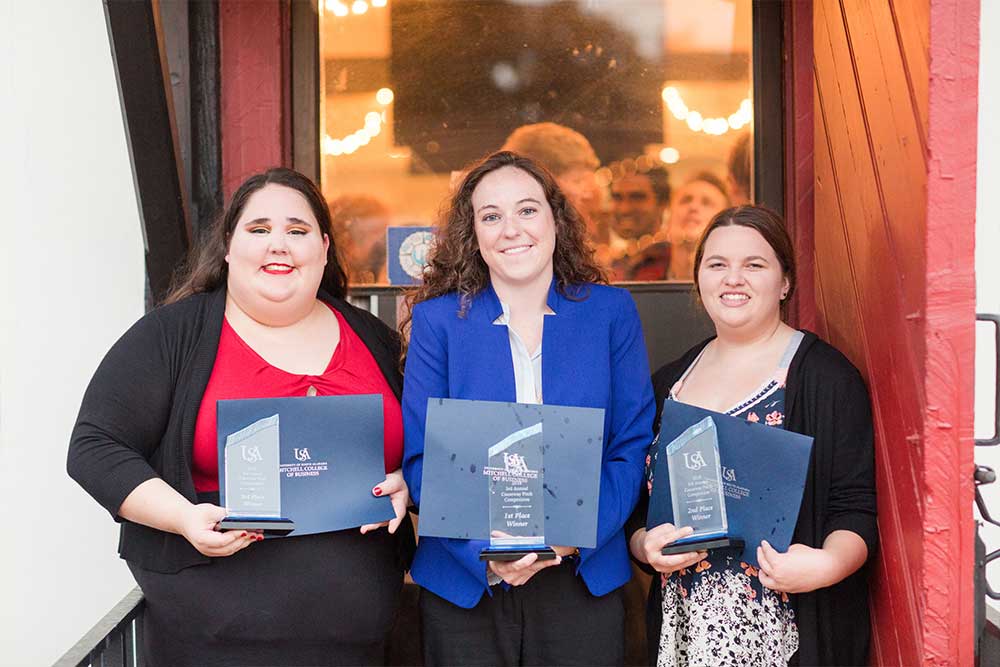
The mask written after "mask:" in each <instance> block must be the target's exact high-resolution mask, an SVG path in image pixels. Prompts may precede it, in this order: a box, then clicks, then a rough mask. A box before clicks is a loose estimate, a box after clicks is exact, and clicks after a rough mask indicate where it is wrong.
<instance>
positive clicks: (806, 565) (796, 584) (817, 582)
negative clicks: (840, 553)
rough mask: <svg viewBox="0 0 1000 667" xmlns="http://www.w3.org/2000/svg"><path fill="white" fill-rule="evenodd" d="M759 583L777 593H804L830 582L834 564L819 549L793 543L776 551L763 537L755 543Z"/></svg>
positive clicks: (834, 569) (827, 584)
mask: <svg viewBox="0 0 1000 667" xmlns="http://www.w3.org/2000/svg"><path fill="white" fill-rule="evenodd" d="M757 563H758V564H759V565H760V574H759V575H758V576H759V577H760V583H762V584H764V586H766V587H768V588H770V589H771V590H772V591H778V592H779V593H808V592H809V591H814V590H816V589H817V588H824V587H826V586H829V585H830V584H832V583H834V582H833V581H831V579H832V577H831V575H832V573H833V572H835V571H836V570H837V569H838V567H837V563H836V562H835V561H834V560H833V557H832V556H831V555H830V554H829V553H827V552H826V551H824V550H823V549H814V548H813V547H807V546H806V545H804V544H793V545H792V546H790V547H788V551H786V552H785V553H779V552H778V551H776V550H775V549H774V547H772V546H771V545H770V544H768V543H767V540H764V541H762V542H761V543H760V546H759V547H757Z"/></svg>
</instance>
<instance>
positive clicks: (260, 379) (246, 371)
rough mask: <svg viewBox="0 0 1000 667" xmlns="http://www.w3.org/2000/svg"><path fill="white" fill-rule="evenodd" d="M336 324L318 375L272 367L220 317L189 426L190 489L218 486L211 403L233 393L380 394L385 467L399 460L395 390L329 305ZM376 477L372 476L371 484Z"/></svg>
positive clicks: (398, 413) (388, 469)
mask: <svg viewBox="0 0 1000 667" xmlns="http://www.w3.org/2000/svg"><path fill="white" fill-rule="evenodd" d="M330 310H332V311H333V313H334V314H335V315H336V316H337V322H338V323H339V324H340V344H338V345H337V349H336V350H334V351H333V356H332V357H331V358H330V363H329V364H327V367H326V370H325V371H324V372H323V374H322V375H297V374H295V373H288V372H286V371H283V370H281V369H280V368H276V367H274V366H272V365H271V364H269V363H267V362H266V361H264V359H263V358H262V357H261V356H260V355H259V354H257V353H256V352H254V351H253V348H251V347H250V346H249V345H247V344H246V342H245V341H244V340H243V339H242V338H240V337H239V334H237V333H236V331H235V330H233V328H232V327H231V326H229V322H228V321H227V320H223V322H222V335H221V336H220V337H219V351H218V353H217V355H216V357H215V366H214V367H213V368H212V376H211V377H210V378H209V380H208V386H207V387H206V388H205V395H204V396H203V397H202V399H201V407H200V408H199V409H198V421H197V422H196V423H195V428H194V458H193V461H192V464H191V472H192V474H193V475H194V488H195V489H196V490H197V491H198V492H200V493H205V492H209V491H218V490H219V453H218V442H217V439H216V432H215V427H216V413H215V402H216V401H218V400H220V399H236V398H287V397H291V396H305V395H306V392H307V391H308V390H309V387H310V386H313V387H316V393H317V395H320V396H343V395H347V394H382V413H383V418H384V419H385V425H384V429H385V430H384V438H385V450H384V451H385V469H386V472H391V471H393V470H398V469H399V466H400V464H401V463H402V460H403V415H402V412H401V411H400V408H399V401H398V400H397V399H396V395H395V394H393V393H392V389H390V388H389V383H388V382H386V379H385V376H383V375H382V371H381V370H380V369H379V367H378V364H376V363H375V358H374V357H372V354H371V352H369V351H368V347H367V346H366V345H365V344H364V341H362V340H361V339H360V338H359V337H358V335H357V334H356V333H354V330H353V329H352V328H351V327H350V326H349V325H348V324H347V321H346V320H345V319H344V317H343V316H342V315H341V314H340V313H338V312H337V310H336V309H335V308H333V307H332V306H331V307H330ZM379 481H381V480H377V479H376V480H372V486H374V485H375V484H377V483H378V482H379Z"/></svg>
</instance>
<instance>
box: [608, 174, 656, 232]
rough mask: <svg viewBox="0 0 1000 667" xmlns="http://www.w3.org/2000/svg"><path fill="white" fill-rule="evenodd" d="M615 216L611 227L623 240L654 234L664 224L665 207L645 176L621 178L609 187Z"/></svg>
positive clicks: (634, 175)
mask: <svg viewBox="0 0 1000 667" xmlns="http://www.w3.org/2000/svg"><path fill="white" fill-rule="evenodd" d="M611 201H612V203H613V205H614V217H613V218H612V220H611V226H612V228H613V229H614V230H615V233H616V234H618V236H620V237H622V238H624V239H637V238H639V237H641V236H642V235H643V234H655V233H656V232H657V231H658V230H659V229H660V226H661V225H662V224H663V210H664V206H663V205H662V204H661V202H660V201H659V200H658V199H657V198H656V192H655V191H654V190H653V184H652V182H651V181H650V180H649V178H648V177H647V176H644V175H642V174H633V175H631V176H624V177H622V178H620V179H618V180H616V181H615V182H613V183H612V184H611Z"/></svg>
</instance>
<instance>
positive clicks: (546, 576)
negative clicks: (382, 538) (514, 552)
mask: <svg viewBox="0 0 1000 667" xmlns="http://www.w3.org/2000/svg"><path fill="white" fill-rule="evenodd" d="M575 569H576V562H575V560H567V561H564V562H563V564H562V565H558V566H555V567H551V568H548V569H545V570H542V571H541V572H539V573H538V574H536V575H535V576H534V577H532V578H531V579H530V580H529V581H528V583H526V584H524V585H523V586H516V587H511V588H509V589H507V590H504V586H502V585H498V586H494V587H493V597H490V596H489V595H483V598H482V599H481V600H480V601H479V604H477V605H476V606H475V607H473V608H472V609H463V608H461V607H459V606H457V605H454V604H452V603H451V602H448V601H447V600H445V599H444V598H441V597H439V596H437V595H435V594H434V593H431V592H430V591H428V590H425V589H421V590H420V613H421V616H422V617H423V639H424V665H425V666H426V667H437V666H441V667H444V666H450V665H483V666H484V667H485V666H488V665H510V666H514V665H622V664H623V663H624V660H625V606H624V598H623V595H622V590H621V589H618V590H616V591H613V592H611V593H608V594H607V595H604V596H602V597H595V596H593V595H591V594H590V591H588V590H587V585H586V584H585V583H584V582H583V579H581V578H580V577H578V576H576V574H575V573H574V570H575Z"/></svg>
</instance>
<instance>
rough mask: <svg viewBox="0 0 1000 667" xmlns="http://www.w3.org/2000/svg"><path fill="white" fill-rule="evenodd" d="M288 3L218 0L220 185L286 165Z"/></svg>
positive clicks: (229, 189)
mask: <svg viewBox="0 0 1000 667" xmlns="http://www.w3.org/2000/svg"><path fill="white" fill-rule="evenodd" d="M289 24H290V21H289V5H288V3H287V2H275V1H273V0H219V57H220V70H221V71H220V74H221V76H220V91H219V96H220V100H221V103H220V117H221V119H220V124H221V135H222V137H221V143H222V149H221V152H222V188H223V196H224V197H225V198H226V200H228V199H229V198H230V196H232V193H233V191H234V190H235V189H236V188H237V187H238V186H239V184H240V183H241V182H242V181H243V180H244V179H245V178H246V177H247V176H250V175H251V174H254V173H257V172H259V171H262V170H264V169H267V168H268V167H274V166H280V165H290V164H291V157H290V151H291V142H290V141H289V137H290V133H291V130H290V127H291V125H290V124H291V114H290V113H288V104H289V97H290V96H289V94H288V90H289V83H290V77H289V76H288V70H289V57H288V52H289V48H290V44H289Z"/></svg>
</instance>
